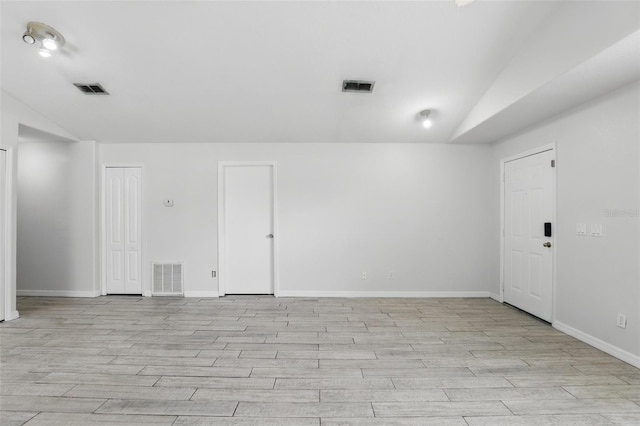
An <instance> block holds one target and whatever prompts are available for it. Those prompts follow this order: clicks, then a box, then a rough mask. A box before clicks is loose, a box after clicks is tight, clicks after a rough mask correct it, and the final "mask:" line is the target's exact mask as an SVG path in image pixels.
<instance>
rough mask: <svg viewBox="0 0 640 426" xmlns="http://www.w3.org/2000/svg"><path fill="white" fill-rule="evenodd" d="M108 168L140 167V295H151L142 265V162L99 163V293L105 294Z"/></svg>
mask: <svg viewBox="0 0 640 426" xmlns="http://www.w3.org/2000/svg"><path fill="white" fill-rule="evenodd" d="M109 168H139V169H140V198H141V203H140V204H141V211H140V217H141V220H142V226H141V227H140V232H141V233H142V238H141V247H140V248H141V250H142V254H141V256H140V257H141V263H142V264H141V265H140V279H141V280H142V295H143V296H151V285H150V282H148V280H147V279H146V272H145V271H146V269H147V268H144V267H143V265H145V264H146V255H147V237H146V235H147V232H146V231H147V230H146V224H147V220H146V208H145V200H146V197H145V189H144V164H141V163H105V164H101V165H100V207H99V209H100V294H101V295H103V296H105V295H106V294H107V268H106V265H107V249H106V247H105V244H106V241H107V224H106V218H105V214H104V208H105V206H106V192H107V188H106V186H105V185H106V173H107V169H109Z"/></svg>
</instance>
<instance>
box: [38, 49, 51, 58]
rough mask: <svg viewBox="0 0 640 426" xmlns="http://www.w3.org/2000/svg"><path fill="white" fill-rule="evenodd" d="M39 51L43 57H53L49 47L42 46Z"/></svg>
mask: <svg viewBox="0 0 640 426" xmlns="http://www.w3.org/2000/svg"><path fill="white" fill-rule="evenodd" d="M38 53H39V54H40V56H42V57H43V58H50V57H51V51H50V50H49V49H46V48H44V47H41V48H40V49H38Z"/></svg>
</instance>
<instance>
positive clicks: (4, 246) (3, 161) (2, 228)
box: [0, 149, 9, 321]
mask: <svg viewBox="0 0 640 426" xmlns="http://www.w3.org/2000/svg"><path fill="white" fill-rule="evenodd" d="M7 204H8V203H7V151H5V150H3V149H0V321H4V318H5V313H4V311H5V306H6V302H7V300H6V294H5V292H6V289H7V287H6V286H7V283H6V268H5V260H6V257H7V252H8V249H9V247H8V239H7V235H6V221H7V218H6V217H5V215H6V210H7Z"/></svg>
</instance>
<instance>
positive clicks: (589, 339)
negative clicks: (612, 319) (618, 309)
mask: <svg viewBox="0 0 640 426" xmlns="http://www.w3.org/2000/svg"><path fill="white" fill-rule="evenodd" d="M552 325H553V328H555V329H557V330H560V331H562V332H563V333H565V334H568V335H569V336H571V337H575V338H576V339H578V340H581V341H583V342H585V343H587V344H589V345H591V346H593V347H594V348H596V349H600V350H601V351H603V352H606V353H608V354H609V355H612V356H614V357H616V358H618V359H620V360H622V361H624V362H626V363H628V364H631V365H633V366H634V367H638V368H640V356H638V355H634V354H632V353H631V352H627V351H625V350H624V349H620V348H619V347H617V346H614V345H612V344H611V343H607V342H605V341H604V340H600V339H598V338H597V337H593V336H592V335H590V334H587V333H585V332H583V331H580V330H578V329H575V328H573V327H571V326H569V325H567V324H563V323H561V322H559V321H554V322H553V324H552Z"/></svg>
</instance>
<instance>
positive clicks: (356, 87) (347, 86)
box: [342, 80, 376, 93]
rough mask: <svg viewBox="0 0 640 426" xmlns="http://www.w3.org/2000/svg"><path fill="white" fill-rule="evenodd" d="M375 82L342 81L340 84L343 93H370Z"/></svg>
mask: <svg viewBox="0 0 640 426" xmlns="http://www.w3.org/2000/svg"><path fill="white" fill-rule="evenodd" d="M375 84H376V82H375V81H362V80H344V81H343V82H342V91H343V92H358V93H372V92H373V86H374V85H375Z"/></svg>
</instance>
